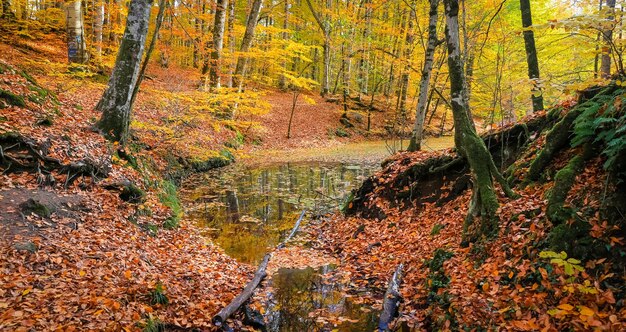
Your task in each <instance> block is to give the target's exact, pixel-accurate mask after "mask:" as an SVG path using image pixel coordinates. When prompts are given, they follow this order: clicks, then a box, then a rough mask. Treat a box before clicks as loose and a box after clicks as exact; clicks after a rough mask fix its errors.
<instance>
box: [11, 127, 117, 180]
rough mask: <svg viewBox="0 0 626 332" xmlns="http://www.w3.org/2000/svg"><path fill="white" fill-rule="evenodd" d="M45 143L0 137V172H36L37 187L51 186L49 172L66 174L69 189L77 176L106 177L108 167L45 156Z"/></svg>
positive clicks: (50, 174) (16, 137) (12, 136)
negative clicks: (38, 185)
mask: <svg viewBox="0 0 626 332" xmlns="http://www.w3.org/2000/svg"><path fill="white" fill-rule="evenodd" d="M49 149H50V146H49V143H43V144H38V143H37V142H35V141H33V140H31V139H28V138H26V137H24V136H22V135H20V134H18V133H6V134H2V135H0V169H2V172H3V173H19V172H29V173H37V175H38V181H39V183H40V184H41V185H52V184H54V182H55V179H54V176H53V175H52V172H53V171H56V172H58V173H59V174H66V175H67V178H66V180H65V183H64V185H65V186H66V187H67V186H70V185H71V184H72V183H73V182H74V181H75V180H76V179H78V178H79V177H81V176H89V177H92V178H94V179H98V178H105V177H107V176H108V175H109V170H110V165H106V164H103V163H97V162H96V161H94V160H90V159H84V160H81V161H78V162H71V163H69V164H64V163H62V162H61V161H60V160H58V159H55V158H52V157H49V156H48V155H47V154H48V150H49Z"/></svg>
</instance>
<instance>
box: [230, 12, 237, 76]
mask: <svg viewBox="0 0 626 332" xmlns="http://www.w3.org/2000/svg"><path fill="white" fill-rule="evenodd" d="M228 49H229V51H230V57H231V58H232V60H231V63H230V65H229V66H228V87H229V88H232V87H233V75H234V74H235V67H236V66H237V63H236V62H235V61H234V58H235V0H231V1H230V2H229V3H228Z"/></svg>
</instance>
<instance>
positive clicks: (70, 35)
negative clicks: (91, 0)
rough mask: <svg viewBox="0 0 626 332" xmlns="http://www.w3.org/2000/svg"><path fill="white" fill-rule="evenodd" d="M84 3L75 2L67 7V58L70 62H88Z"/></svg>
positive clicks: (78, 0) (77, 0) (79, 0)
mask: <svg viewBox="0 0 626 332" xmlns="http://www.w3.org/2000/svg"><path fill="white" fill-rule="evenodd" d="M81 5H82V1H81V0H75V1H73V2H70V3H68V4H67V7H65V18H66V21H67V56H68V59H69V61H70V62H74V63H85V62H87V59H88V56H87V45H86V44H85V27H84V24H83V23H84V22H83V11H82V6H81Z"/></svg>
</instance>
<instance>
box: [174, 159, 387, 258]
mask: <svg viewBox="0 0 626 332" xmlns="http://www.w3.org/2000/svg"><path fill="white" fill-rule="evenodd" d="M377 168H378V166H376V165H371V164H370V165H367V164H366V165H350V164H320V163H307V164H291V163H287V164H281V165H270V166H261V167H259V166H257V167H254V168H250V167H246V166H243V165H232V166H229V167H226V168H222V169H220V170H216V171H213V172H209V173H206V174H200V175H197V176H195V177H194V178H192V179H190V180H189V181H188V182H187V183H188V185H186V189H184V193H183V196H184V197H185V201H186V204H185V205H186V207H187V215H188V217H189V218H191V219H192V220H193V221H195V222H196V224H197V225H199V226H200V227H201V229H203V230H204V233H205V235H206V236H208V237H210V238H211V239H212V240H213V241H214V242H215V243H217V244H218V245H220V246H221V247H222V248H223V249H224V251H225V252H226V253H227V254H228V255H229V256H231V257H233V258H235V259H237V260H239V261H241V262H244V263H250V264H257V263H258V262H260V261H261V259H262V258H263V256H264V255H265V253H266V252H267V251H268V250H269V249H270V248H272V247H274V246H276V245H277V244H278V243H280V241H281V239H282V238H283V237H285V236H286V235H287V234H288V233H289V231H290V230H291V228H292V227H293V225H294V222H295V221H296V219H297V218H298V215H299V214H300V212H301V211H302V209H304V208H306V209H307V210H308V211H309V214H308V215H309V216H311V214H313V215H315V214H324V213H327V212H331V211H333V210H335V209H337V208H338V207H339V206H340V205H341V204H342V203H343V202H344V201H345V199H346V197H347V196H348V194H349V193H350V190H352V189H353V188H355V187H356V186H358V185H359V184H360V183H361V182H362V181H363V180H364V179H365V178H366V177H367V176H369V175H370V174H371V173H372V172H373V171H374V170H375V169H377ZM191 184H193V185H191Z"/></svg>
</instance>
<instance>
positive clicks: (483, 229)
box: [444, 0, 513, 244]
mask: <svg viewBox="0 0 626 332" xmlns="http://www.w3.org/2000/svg"><path fill="white" fill-rule="evenodd" d="M444 4H445V12H446V42H447V46H448V69H449V73H450V96H451V104H452V114H453V118H454V125H455V132H454V142H455V145H456V147H457V150H458V151H459V153H460V154H461V156H463V157H464V158H466V159H467V161H468V163H469V166H470V169H471V172H472V179H473V186H474V188H473V195H472V201H471V203H470V206H469V209H468V213H467V218H466V220H465V224H464V226H463V243H464V244H467V243H468V242H470V241H471V242H473V241H476V240H479V239H481V238H482V237H483V236H493V235H497V233H498V217H497V215H496V210H497V209H498V199H497V196H496V193H495V190H494V185H493V181H492V176H493V177H494V178H496V180H497V181H498V182H499V183H500V185H501V186H502V188H503V189H504V191H505V192H506V193H507V195H509V196H512V195H513V192H512V191H511V189H510V188H509V187H508V184H507V183H506V181H505V180H504V178H503V177H502V175H501V174H500V172H499V171H498V169H497V168H496V166H495V163H494V162H493V158H492V157H491V154H490V153H489V151H488V150H487V147H486V146H485V143H484V142H483V140H482V139H480V137H479V136H478V134H476V131H475V129H474V127H473V126H472V122H471V120H470V118H469V115H468V112H467V109H468V108H469V105H468V102H467V98H466V96H465V94H466V91H465V87H466V84H465V73H464V70H463V68H464V67H463V60H462V59H461V48H460V40H459V21H458V15H459V1H458V0H444ZM479 215H480V216H481V223H480V225H479V226H478V227H475V225H473V220H474V217H476V216H479Z"/></svg>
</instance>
